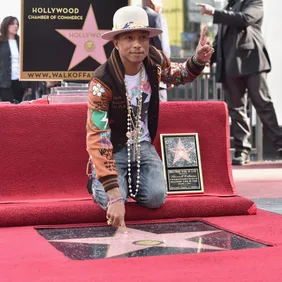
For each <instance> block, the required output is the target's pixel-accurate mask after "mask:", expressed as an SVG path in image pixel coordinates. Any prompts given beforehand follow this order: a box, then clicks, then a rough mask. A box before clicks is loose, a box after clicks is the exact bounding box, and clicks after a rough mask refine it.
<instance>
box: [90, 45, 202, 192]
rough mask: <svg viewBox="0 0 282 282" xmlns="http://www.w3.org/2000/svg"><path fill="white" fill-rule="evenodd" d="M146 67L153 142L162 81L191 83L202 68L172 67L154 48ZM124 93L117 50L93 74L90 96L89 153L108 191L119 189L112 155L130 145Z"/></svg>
mask: <svg viewBox="0 0 282 282" xmlns="http://www.w3.org/2000/svg"><path fill="white" fill-rule="evenodd" d="M143 64H144V67H145V70H146V73H147V75H148V79H149V81H150V85H151V89H152V93H151V99H150V105H149V110H148V128H149V132H150V137H151V141H152V142H153V141H154V139H155V137H156V133H157V126H158V115H159V94H158V85H159V82H160V80H162V81H164V82H166V83H168V84H173V85H180V84H185V83H187V82H192V81H193V80H194V79H196V78H197V77H198V76H199V75H200V74H201V72H202V70H203V67H199V66H198V65H196V64H194V62H193V60H192V58H189V59H188V60H187V61H186V62H185V63H179V64H178V63H171V62H170V60H169V59H168V58H167V57H166V56H165V55H164V54H163V53H162V52H160V51H159V50H157V49H156V48H154V47H152V46H150V50H149V55H148V57H147V58H145V60H144V61H143ZM125 93H126V92H125V85H124V67H123V64H122V62H121V59H120V57H119V53H118V51H117V50H116V49H114V50H113V52H112V54H111V56H110V58H109V59H108V61H107V62H106V63H104V64H103V65H101V66H100V67H99V68H97V69H96V71H95V72H94V76H93V78H92V80H91V82H90V85H89V93H88V114H87V138H86V142H87V151H88V153H89V156H90V160H91V162H92V164H93V166H94V168H95V171H96V174H97V178H98V180H99V181H100V182H101V183H102V184H103V186H104V188H105V191H108V190H110V189H113V188H117V187H118V182H117V170H116V164H115V160H114V157H113V153H114V152H117V151H118V150H120V149H121V148H122V147H123V146H125V145H126V142H127V137H126V131H127V105H126V94H125Z"/></svg>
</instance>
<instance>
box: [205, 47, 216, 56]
mask: <svg viewBox="0 0 282 282" xmlns="http://www.w3.org/2000/svg"><path fill="white" fill-rule="evenodd" d="M213 52H214V50H213V49H212V50H210V51H209V52H208V53H206V54H205V57H208V56H211V55H212V53H213Z"/></svg>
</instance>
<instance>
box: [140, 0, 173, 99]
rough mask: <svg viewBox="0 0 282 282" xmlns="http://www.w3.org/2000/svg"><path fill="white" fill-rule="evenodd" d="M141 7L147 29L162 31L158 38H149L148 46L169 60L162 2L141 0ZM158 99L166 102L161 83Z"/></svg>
mask: <svg viewBox="0 0 282 282" xmlns="http://www.w3.org/2000/svg"><path fill="white" fill-rule="evenodd" d="M142 5H143V9H144V10H145V11H146V13H147V15H148V19H149V27H153V28H159V29H161V30H162V31H163V32H162V34H160V35H159V36H155V37H153V38H150V45H152V46H154V47H156V48H157V49H158V50H161V51H163V52H164V53H165V55H166V56H167V57H168V58H170V56H171V50H170V43H169V34H168V27H167V22H166V19H165V17H164V15H163V14H162V8H163V3H162V0H143V1H142ZM159 97H160V101H162V102H165V101H167V85H166V84H165V83H163V82H161V83H160V85H159Z"/></svg>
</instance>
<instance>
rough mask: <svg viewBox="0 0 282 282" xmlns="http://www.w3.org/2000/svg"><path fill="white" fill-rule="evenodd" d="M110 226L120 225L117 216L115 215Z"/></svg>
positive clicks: (116, 226) (117, 226)
mask: <svg viewBox="0 0 282 282" xmlns="http://www.w3.org/2000/svg"><path fill="white" fill-rule="evenodd" d="M112 226H113V227H114V228H119V227H120V218H119V217H115V218H114V220H113V223H112Z"/></svg>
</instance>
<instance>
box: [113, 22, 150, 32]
mask: <svg viewBox="0 0 282 282" xmlns="http://www.w3.org/2000/svg"><path fill="white" fill-rule="evenodd" d="M147 27H148V25H144V23H137V22H127V23H125V24H121V25H117V24H116V25H115V26H114V27H113V31H117V30H125V29H134V28H147Z"/></svg>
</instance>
